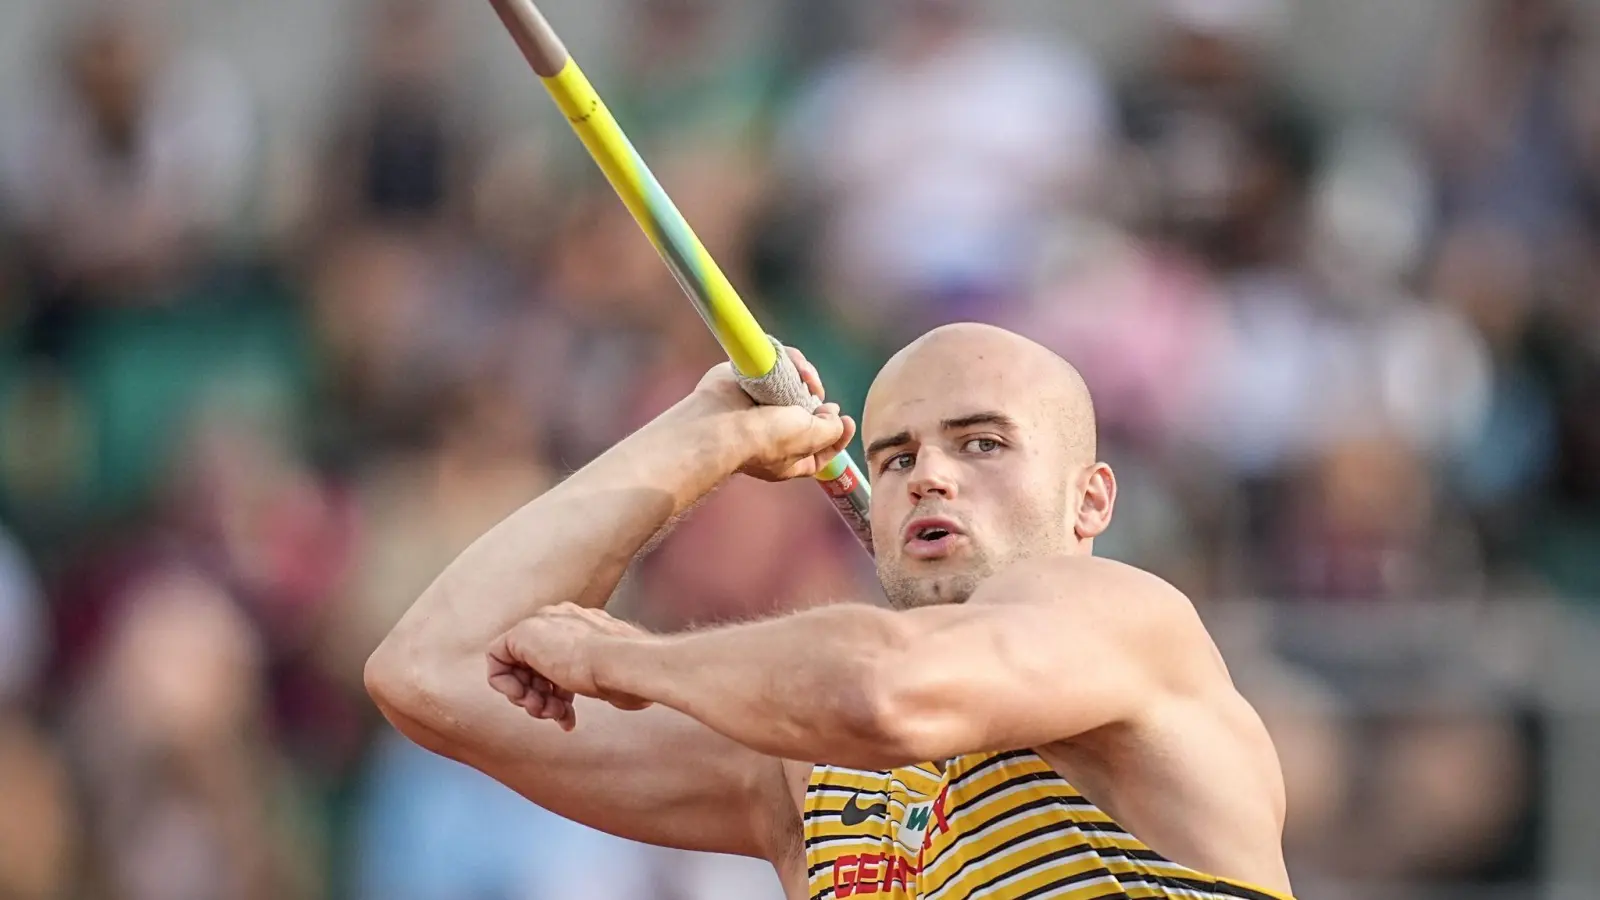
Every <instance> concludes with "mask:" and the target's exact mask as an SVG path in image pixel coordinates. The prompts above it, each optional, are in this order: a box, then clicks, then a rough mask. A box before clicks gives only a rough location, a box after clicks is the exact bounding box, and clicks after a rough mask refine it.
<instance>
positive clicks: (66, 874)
mask: <svg viewBox="0 0 1600 900" xmlns="http://www.w3.org/2000/svg"><path fill="white" fill-rule="evenodd" d="M43 601H44V597H43V595H42V593H41V589H40V586H39V584H38V583H37V580H36V578H35V577H34V575H33V573H32V571H31V570H30V569H29V567H28V564H27V561H26V560H25V559H24V558H23V556H22V553H21V551H20V548H18V547H17V545H16V544H15V543H14V542H13V541H12V540H11V538H10V536H9V535H8V534H7V533H6V532H5V531H4V530H0V797H5V798H6V801H5V803H6V814H5V815H3V816H0V896H4V897H8V898H9V897H16V898H19V900H51V898H56V897H63V896H67V894H68V893H69V889H70V886H71V885H72V867H73V864H74V862H75V861H76V859H75V854H76V852H77V849H78V847H77V845H78V843H79V836H78V834H77V831H76V830H77V821H76V819H77V817H76V815H75V811H74V809H73V805H72V791H71V784H70V782H69V779H68V773H67V771H66V766H65V765H64V764H63V762H62V761H61V759H60V758H59V755H58V752H57V749H56V746H55V741H54V740H53V739H52V738H51V737H49V736H47V735H46V734H45V733H43V732H42V731H41V730H40V729H39V728H38V727H37V726H36V724H35V721H34V713H35V712H36V707H37V706H38V704H39V700H40V697H39V694H38V692H37V688H38V683H39V681H40V679H41V678H42V677H43V675H44V663H45V654H46V653H47V652H48V648H49V638H50V634H49V629H48V627H47V623H46V619H45V610H44V609H43Z"/></svg>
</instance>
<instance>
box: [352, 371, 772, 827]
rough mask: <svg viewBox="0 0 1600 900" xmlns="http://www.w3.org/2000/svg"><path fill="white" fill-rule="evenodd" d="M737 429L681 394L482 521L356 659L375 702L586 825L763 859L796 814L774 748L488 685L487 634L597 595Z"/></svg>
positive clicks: (733, 465)
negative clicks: (540, 701) (549, 483)
mask: <svg viewBox="0 0 1600 900" xmlns="http://www.w3.org/2000/svg"><path fill="white" fill-rule="evenodd" d="M708 403H709V408H708ZM724 405H726V404H724ZM741 417H743V418H741ZM749 424H750V423H749V421H748V417H746V416H744V414H743V413H741V412H738V411H736V410H726V409H723V408H721V407H719V406H718V402H717V400H716V397H715V396H711V397H709V398H708V397H707V396H706V395H705V394H703V393H702V392H699V391H697V392H696V393H695V394H691V395H690V396H689V397H688V398H686V399H685V400H684V401H682V402H680V403H679V404H677V405H676V406H674V407H673V408H672V409H670V410H668V411H667V412H666V413H663V414H662V415H661V416H660V417H658V418H657V419H655V420H654V421H652V422H651V423H650V424H648V425H646V426H645V427H644V428H642V429H640V430H639V431H638V432H635V433H634V434H633V435H631V436H629V437H628V438H627V439H625V440H623V441H622V442H621V443H619V444H618V445H616V446H615V447H613V448H611V449H610V450H609V451H607V452H606V453H605V454H604V455H602V456H601V457H599V458H598V459H596V460H595V461H593V462H592V463H590V464H589V465H588V466H585V467H584V468H583V469H582V470H580V471H578V472H577V473H575V474H573V475H572V476H571V477H570V478H568V479H566V480H565V481H564V482H562V483H561V484H559V485H557V486H556V487H554V488H552V489H551V490H549V491H548V492H546V493H545V494H543V495H541V496H540V497H538V498H536V499H535V500H533V501H532V502H530V503H528V504H527V505H525V506H524V507H522V508H521V509H520V510H518V511H517V512H516V513H514V514H512V515H511V516H510V517H508V518H507V519H506V520H504V521H502V522H501V523H499V524H498V525H496V526H495V527H494V528H493V529H491V530H490V531H489V532H488V533H486V534H484V535H483V536H482V537H481V538H479V539H478V540H477V541H476V542H475V543H473V544H472V545H471V546H470V547H469V548H468V549H467V550H466V551H464V552H463V553H462V554H461V555H460V556H459V557H458V558H457V559H456V560H455V561H453V562H452V563H451V565H450V566H449V567H447V568H446V569H445V571H444V572H443V573H441V575H440V576H439V577H438V579H437V580H436V581H435V582H434V583H433V584H432V585H431V586H430V587H429V588H428V589H427V591H425V592H424V594H423V595H422V596H421V597H420V598H419V599H418V600H417V602H416V603H415V604H414V605H413V606H412V607H411V609H410V610H408V611H407V612H406V614H405V615H404V616H403V617H402V619H401V620H400V622H399V623H398V624H397V625H396V626H395V628H394V629H393V631H392V632H391V633H390V634H389V636H388V637H387V638H386V639H385V640H384V642H383V643H382V645H381V646H379V648H378V649H377V650H376V651H375V652H374V653H373V654H372V656H371V658H370V659H369V660H368V663H367V668H366V683H367V687H368V690H369V692H370V693H371V694H372V696H373V698H374V700H375V701H376V703H377V705H378V706H379V708H380V709H381V710H382V711H383V713H384V715H385V716H386V717H388V719H389V720H390V721H391V722H392V723H393V724H394V725H395V727H396V728H397V729H399V730H400V732H401V733H403V734H404V735H406V736H407V737H408V738H410V739H411V740H413V741H415V742H416V743H418V744H420V745H421V746H423V747H426V748H427V749H429V750H431V751H433V752H436V753H439V754H441V755H443V756H447V757H450V758H452V759H455V760H458V761H460V762H463V763H465V764H467V765H470V766H473V767H474V768H477V769H479V770H480V771H483V772H485V773H486V774H488V775H490V776H492V777H494V778H495V779H497V780H499V781H501V782H502V783H504V784H506V785H507V786H509V787H511V788H513V789H514V790H516V791H518V792H519V793H521V794H523V795H524V796H526V797H528V798H529V799H530V800H532V801H533V802H535V803H537V804H539V805H540V806H543V807H545V808H547V809H550V810H551V811H553V812H555V813H557V814H559V815H562V816H565V817H567V818H570V819H573V820H575V821H578V822H582V823H584V824H586V825H589V826H591V827H594V828H598V829H600V830H602V831H606V832H610V833H612V834H616V835H620V836H623V837H626V838H629V839H633V840H639V841H644V842H647V843H653V844H660V845H664V846H673V847H681V848H684V849H694V850H709V851H715V852H725V853H737V854H741V855H748V856H758V857H762V858H768V859H772V858H774V857H775V855H776V853H777V850H776V849H775V848H776V846H777V845H778V844H780V843H787V842H789V841H791V840H792V839H793V834H792V833H790V831H789V830H790V829H792V828H793V827H794V823H793V815H792V814H793V804H792V802H791V801H790V800H789V799H788V787H787V785H786V784H785V782H784V775H783V768H782V764H781V763H780V762H779V761H778V760H776V759H773V758H771V757H768V756H764V755H762V754H760V753H757V752H755V751H752V750H750V749H748V748H746V747H743V746H741V745H739V744H737V743H735V742H733V741H731V740H729V739H727V738H725V737H722V736H721V735H718V734H716V733H715V732H713V731H711V730H710V729H708V728H706V727H705V726H703V725H701V724H700V723H698V722H696V721H694V720H693V719H691V718H689V717H688V716H685V715H683V714H681V713H678V712H675V711H673V710H671V709H668V708H665V707H651V708H649V709H645V710H641V711H637V712H624V711H622V710H619V709H616V708H614V707H612V706H610V705H609V704H605V703H601V702H596V701H590V700H587V699H586V698H582V697H580V698H577V703H576V707H575V711H576V713H577V715H576V719H577V725H576V728H575V729H574V730H573V731H571V732H565V731H563V730H562V729H561V728H559V727H558V726H557V725H556V724H555V723H552V722H547V721H539V720H535V719H533V718H530V717H529V716H528V715H527V714H526V713H525V712H523V711H522V710H520V709H518V708H517V707H515V706H512V705H511V704H508V703H506V702H505V699H504V698H503V697H501V696H500V695H499V694H498V693H496V692H495V691H494V690H493V689H492V688H491V687H490V685H489V683H488V663H487V651H488V648H489V646H490V644H491V643H492V642H493V640H494V639H495V638H496V637H497V636H498V635H500V634H501V633H503V632H504V631H505V630H507V629H509V628H510V627H511V626H512V625H514V624H515V623H516V622H518V621H520V620H521V619H523V618H525V617H526V616H528V615H529V614H530V613H532V612H533V611H534V610H536V609H539V608H541V607H544V606H549V605H552V604H555V603H561V602H572V603H577V604H580V605H584V606H590V607H599V606H603V605H604V604H605V602H606V601H607V600H608V599H609V598H610V596H611V595H612V593H613V592H614V591H615V589H616V586H617V583H618V582H619V581H620V579H621V577H622V575H623V573H624V572H625V571H626V569H627V567H628V565H629V563H630V562H631V560H632V559H633V558H634V557H635V556H636V555H637V554H638V553H639V552H640V550H641V549H642V548H644V546H645V545H646V544H647V542H649V541H650V539H651V538H652V537H653V536H655V535H656V534H657V533H658V532H659V531H660V530H661V529H663V528H664V527H666V526H667V525H668V523H669V522H670V521H671V520H672V519H673V518H674V517H675V516H678V515H681V514H682V513H684V512H685V511H686V510H687V509H688V508H689V507H691V506H692V505H693V504H694V503H695V502H696V501H697V500H698V499H699V498H700V497H702V496H703V495H704V494H706V493H707V492H709V491H710V490H712V489H713V488H715V487H716V486H717V484H718V483H719V482H721V481H722V480H723V479H725V478H726V477H728V476H729V475H731V474H732V473H733V472H734V471H736V470H737V469H738V468H739V466H741V465H742V464H744V462H745V461H746V460H745V459H743V458H742V457H741V447H742V446H744V445H745V444H746V443H747V442H744V441H742V440H741V438H740V435H739V432H738V429H740V428H744V427H749Z"/></svg>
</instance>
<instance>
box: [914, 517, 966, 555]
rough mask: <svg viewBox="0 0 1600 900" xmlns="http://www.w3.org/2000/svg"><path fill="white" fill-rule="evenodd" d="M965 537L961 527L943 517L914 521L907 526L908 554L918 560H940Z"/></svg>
mask: <svg viewBox="0 0 1600 900" xmlns="http://www.w3.org/2000/svg"><path fill="white" fill-rule="evenodd" d="M963 537H965V533H964V532H963V531H962V530H961V526H960V525H957V524H956V523H955V521H954V520H952V519H947V518H944V517H942V516H927V517H923V518H919V519H913V520H912V521H911V522H909V523H907V524H906V528H905V533H904V538H905V547H906V553H907V555H909V556H912V557H914V558H916V559H938V558H940V557H942V556H945V555H947V554H948V553H949V552H950V551H951V550H952V549H954V547H955V545H956V544H957V543H958V542H960V540H961V539H962V538H963Z"/></svg>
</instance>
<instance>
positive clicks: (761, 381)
mask: <svg viewBox="0 0 1600 900" xmlns="http://www.w3.org/2000/svg"><path fill="white" fill-rule="evenodd" d="M767 340H770V341H772V346H773V349H775V350H777V351H778V364H777V365H775V366H773V367H772V371H770V372H768V373H767V374H765V375H763V376H761V377H760V378H750V377H747V376H745V375H743V374H741V373H739V372H738V370H737V369H736V370H734V374H735V375H737V376H738V379H739V386H740V387H742V388H744V392H745V393H746V394H749V395H750V399H752V400H754V401H756V402H757V403H759V404H761V405H762V406H801V407H804V408H805V409H807V410H814V409H816V408H817V407H818V406H821V405H822V401H821V400H818V399H817V395H816V394H813V393H811V389H810V388H807V387H806V383H805V382H804V381H802V380H801V379H800V370H799V369H796V368H795V365H794V360H792V359H790V358H789V352H788V351H787V350H785V349H784V348H783V345H782V344H780V343H778V339H777V338H775V337H772V336H771V335H768V336H767Z"/></svg>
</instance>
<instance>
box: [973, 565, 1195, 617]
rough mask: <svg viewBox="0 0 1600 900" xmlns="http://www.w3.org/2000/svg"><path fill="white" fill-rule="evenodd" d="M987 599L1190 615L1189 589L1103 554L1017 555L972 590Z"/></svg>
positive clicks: (1191, 608)
mask: <svg viewBox="0 0 1600 900" xmlns="http://www.w3.org/2000/svg"><path fill="white" fill-rule="evenodd" d="M980 596H981V598H982V599H983V600H984V601H985V602H1007V601H1014V602H1046V603H1048V602H1061V603H1070V604H1072V605H1074V606H1077V607H1079V608H1089V609H1095V608H1098V607H1100V606H1102V605H1108V604H1116V605H1117V608H1118V609H1119V611H1120V612H1121V613H1122V614H1123V615H1126V614H1128V613H1131V612H1136V611H1140V610H1144V611H1148V612H1150V613H1153V614H1167V615H1183V616H1185V617H1188V616H1191V615H1192V614H1193V613H1194V604H1193V603H1191V602H1190V600H1189V597H1188V595H1186V594H1184V593H1183V591H1180V590H1179V589H1178V588H1177V587H1176V586H1174V585H1173V584H1172V583H1171V582H1169V581H1167V580H1166V579H1164V578H1162V577H1160V576H1159V575H1156V574H1155V573H1153V572H1150V571H1148V570H1146V569H1141V568H1139V567H1138V566H1134V565H1130V564H1128V563H1125V562H1120V561H1118V560H1114V559H1107V558H1106V557H1103V556H1090V555H1081V556H1072V555H1061V556H1039V557H1031V558H1028V559H1024V560H1019V561H1017V562H1015V563H1012V564H1011V565H1009V566H1006V567H1005V568H1002V569H1001V570H999V571H998V572H995V573H994V574H993V575H991V576H989V578H987V579H986V580H985V581H984V582H983V584H982V585H981V586H980V588H979V592H978V593H977V594H975V595H974V597H975V598H978V597H980Z"/></svg>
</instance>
